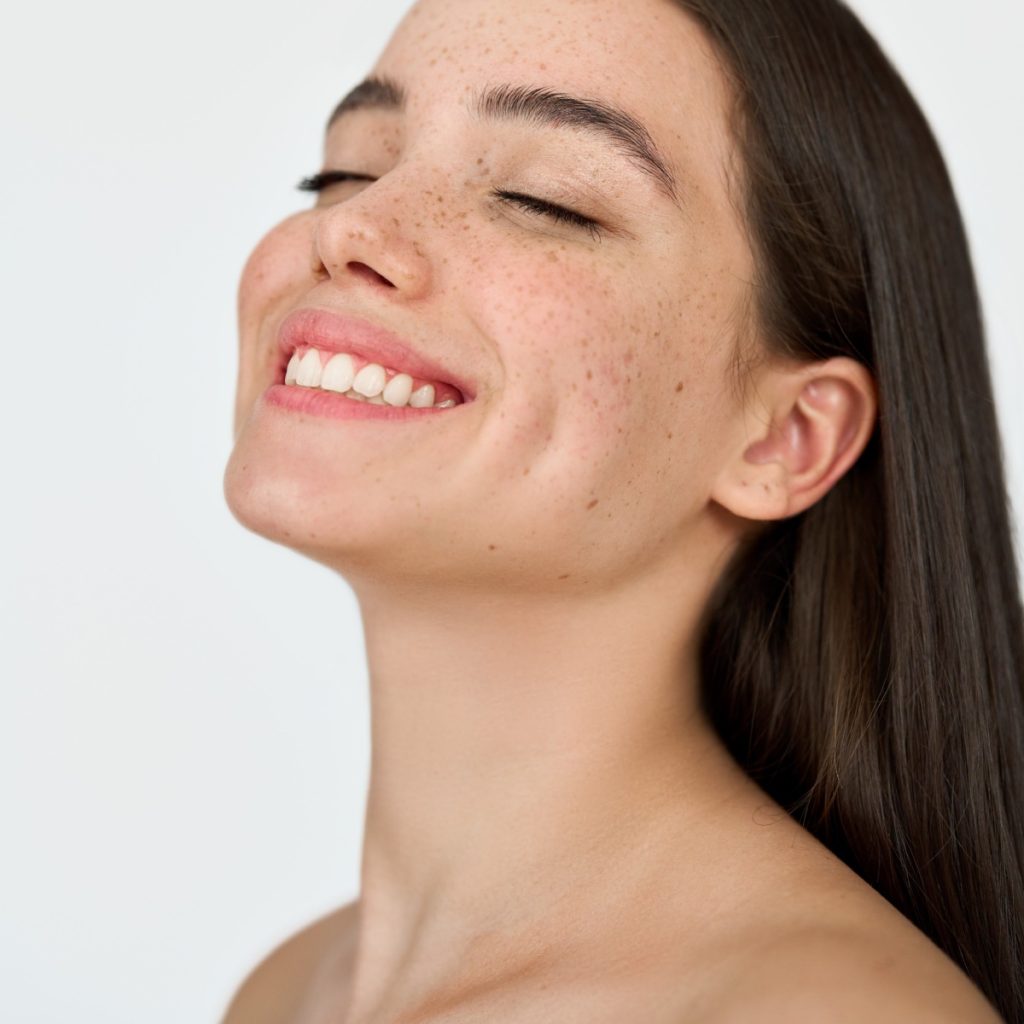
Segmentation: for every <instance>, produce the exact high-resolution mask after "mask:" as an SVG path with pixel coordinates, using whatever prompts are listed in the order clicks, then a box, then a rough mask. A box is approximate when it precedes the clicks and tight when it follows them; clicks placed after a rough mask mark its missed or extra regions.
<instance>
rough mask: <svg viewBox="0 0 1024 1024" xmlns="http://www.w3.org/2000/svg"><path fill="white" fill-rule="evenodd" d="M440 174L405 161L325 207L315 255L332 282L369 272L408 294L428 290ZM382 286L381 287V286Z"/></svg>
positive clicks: (317, 229)
mask: <svg viewBox="0 0 1024 1024" xmlns="http://www.w3.org/2000/svg"><path fill="white" fill-rule="evenodd" d="M439 181H440V175H438V174H437V173H436V172H435V173H433V174H430V173H429V172H426V171H424V169H423V167H422V164H417V163H416V162H413V161H403V162H402V164H401V165H399V166H397V167H395V168H394V169H392V170H391V171H388V172H387V174H385V175H383V176H381V177H380V178H378V179H377V180H376V181H374V182H370V183H368V184H367V185H366V186H365V187H364V188H362V189H360V191H359V192H357V193H356V194H355V195H353V196H351V197H350V198H348V199H344V200H341V201H340V202H337V203H335V204H333V205H332V206H328V207H325V208H324V209H323V210H322V211H321V212H320V214H319V216H318V218H317V222H316V229H315V237H314V245H315V249H316V256H317V258H318V260H319V262H320V263H322V264H323V266H324V268H325V269H326V270H327V272H328V273H329V274H330V275H331V277H332V278H335V279H337V280H341V279H342V278H343V277H345V276H347V275H351V274H353V273H354V272H356V273H361V274H362V275H363V276H364V277H365V270H363V269H361V268H365V267H369V268H370V269H371V270H372V271H374V273H375V275H377V277H378V278H381V279H383V280H384V281H386V282H387V283H388V284H390V285H391V286H393V287H395V288H397V289H399V290H401V291H404V292H405V293H407V294H409V295H419V294H422V293H423V292H425V291H426V290H428V289H429V287H430V282H431V277H432V269H433V267H432V261H431V257H430V252H431V246H430V245H429V244H428V241H427V239H426V237H425V236H426V226H427V224H428V223H429V222H432V221H433V219H434V217H433V214H434V211H433V210H432V209H431V205H432V204H436V205H437V206H441V205H442V203H441V202H438V198H437V197H438V196H441V197H442V199H443V191H441V186H440V184H439ZM380 283H383V282H380Z"/></svg>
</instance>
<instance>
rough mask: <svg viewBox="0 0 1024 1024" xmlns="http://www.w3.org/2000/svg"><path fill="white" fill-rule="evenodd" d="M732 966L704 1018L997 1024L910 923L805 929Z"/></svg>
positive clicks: (796, 1023)
mask: <svg viewBox="0 0 1024 1024" xmlns="http://www.w3.org/2000/svg"><path fill="white" fill-rule="evenodd" d="M894 913H895V912H894ZM736 968H737V969H736V970H734V971H730V972H729V984H728V985H727V986H725V990H724V991H723V992H721V993H720V999H718V1000H716V1006H715V1009H714V1012H713V1013H710V1014H708V1015H707V1017H706V1024H749V1022H750V1021H752V1020H757V1021H758V1022H759V1024H819V1022H821V1021H824V1020H827V1021H829V1022H830V1024H864V1022H867V1021H870V1022H871V1024H909V1022H916V1021H921V1022H923V1021H928V1022H929V1024H1003V1021H1002V1018H1001V1017H1000V1016H999V1015H998V1014H997V1013H996V1011H995V1009H994V1008H993V1007H992V1006H991V1005H990V1004H989V1002H988V1000H987V999H986V998H985V997H984V995H983V994H982V993H981V991H980V990H979V989H978V988H977V986H975V984H974V983H973V982H972V981H971V980H970V979H969V978H968V977H967V976H966V975H965V974H964V973H963V972H962V971H961V970H960V968H959V966H958V965H956V964H955V963H954V962H953V961H952V960H951V959H949V958H948V957H947V956H946V955H945V953H943V952H942V950H940V949H939V948H938V947H937V946H935V945H934V944H933V943H931V941H930V940H929V939H928V938H927V937H926V936H924V935H923V933H921V932H919V931H918V930H917V929H916V928H914V927H913V925H911V924H910V923H909V922H906V926H905V928H904V927H901V926H899V925H897V926H895V927H893V926H892V925H891V924H890V923H889V922H885V921H883V922H881V923H877V922H876V923H875V924H873V925H869V926H861V927H855V928H850V927H835V926H822V927H818V928H808V929H804V930H801V931H798V932H794V933H793V934H791V935H788V936H782V937H780V938H778V939H777V940H776V941H774V942H772V943H771V945H770V946H763V947H762V948H760V949H751V950H749V951H748V952H747V953H746V954H745V955H744V956H742V957H741V958H739V959H738V960H737V962H736Z"/></svg>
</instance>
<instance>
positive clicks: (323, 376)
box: [284, 348, 455, 409]
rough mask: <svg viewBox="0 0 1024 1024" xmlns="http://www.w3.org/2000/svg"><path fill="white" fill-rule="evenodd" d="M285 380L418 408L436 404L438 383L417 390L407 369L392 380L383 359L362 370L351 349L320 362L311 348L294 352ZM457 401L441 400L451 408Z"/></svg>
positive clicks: (353, 396)
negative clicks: (358, 366) (381, 361)
mask: <svg viewBox="0 0 1024 1024" xmlns="http://www.w3.org/2000/svg"><path fill="white" fill-rule="evenodd" d="M284 382H285V384H298V385H299V386H300V387H304V388H322V389H324V390H325V391H336V392H338V393H339V394H347V395H348V397H349V398H356V399H368V400H370V401H371V402H375V403H376V404H385V403H386V404H387V405H394V406H398V407H402V406H405V405H411V406H412V407H413V408H414V409H425V408H428V407H430V406H433V404H434V385H433V384H424V385H422V387H418V388H417V389H416V390H415V391H413V389H412V384H413V380H412V377H410V376H409V374H407V373H395V375H394V376H393V377H392V378H391V379H390V380H388V371H387V370H386V369H385V368H384V367H383V366H381V365H380V363H367V364H366V365H365V366H364V367H362V369H360V370H359V371H358V372H357V371H356V366H355V360H353V358H352V356H350V355H349V354H348V353H347V352H336V353H334V354H333V355H332V356H331V357H330V359H328V360H327V362H326V363H323V364H321V362H320V350H319V349H315V348H311V349H307V350H306V354H305V355H304V356H301V357H300V356H299V353H298V352H293V353H292V358H291V360H290V361H289V363H288V369H287V370H286V371H285V375H284ZM454 404H455V402H454V401H453V400H452V399H450V398H448V399H445V401H443V402H438V403H437V408H439V409H447V408H449V407H451V406H453V405H454Z"/></svg>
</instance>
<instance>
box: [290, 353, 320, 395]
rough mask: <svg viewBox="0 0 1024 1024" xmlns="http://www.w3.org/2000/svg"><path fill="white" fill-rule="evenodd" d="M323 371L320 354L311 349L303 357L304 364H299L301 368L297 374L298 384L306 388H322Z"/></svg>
mask: <svg viewBox="0 0 1024 1024" xmlns="http://www.w3.org/2000/svg"><path fill="white" fill-rule="evenodd" d="M322 373H323V371H322V370H321V368H320V353H319V352H318V351H317V350H316V349H315V348H311V349H309V351H308V352H307V353H306V354H305V355H304V356H303V357H302V362H301V363H299V368H298V370H297V372H296V375H295V376H296V381H297V383H298V384H299V385H300V386H301V387H304V388H318V387H320V377H321V375H322Z"/></svg>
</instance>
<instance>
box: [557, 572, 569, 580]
mask: <svg viewBox="0 0 1024 1024" xmlns="http://www.w3.org/2000/svg"><path fill="white" fill-rule="evenodd" d="M558 578H559V579H560V580H567V579H568V578H569V574H568V573H566V574H565V575H564V576H559V577H558Z"/></svg>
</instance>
